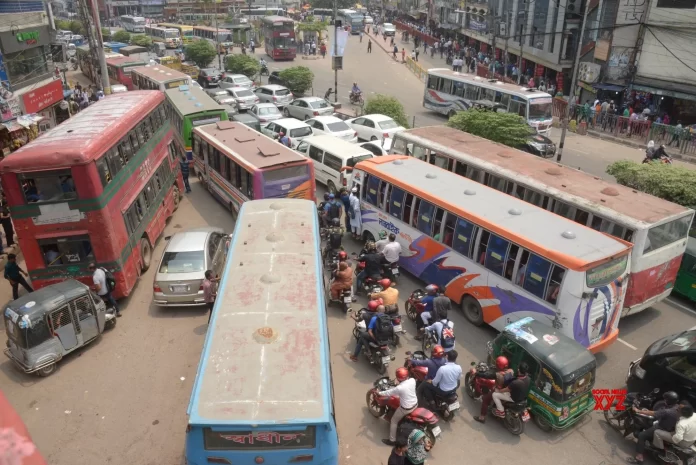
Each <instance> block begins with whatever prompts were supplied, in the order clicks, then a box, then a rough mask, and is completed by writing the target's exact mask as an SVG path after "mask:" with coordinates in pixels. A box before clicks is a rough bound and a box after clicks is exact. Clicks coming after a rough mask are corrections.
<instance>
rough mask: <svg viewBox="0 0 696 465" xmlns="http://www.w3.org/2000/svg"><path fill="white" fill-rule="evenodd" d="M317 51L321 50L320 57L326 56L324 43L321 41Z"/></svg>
mask: <svg viewBox="0 0 696 465" xmlns="http://www.w3.org/2000/svg"><path fill="white" fill-rule="evenodd" d="M319 51H320V52H321V57H322V58H326V44H325V43H323V42H322V44H321V47H319Z"/></svg>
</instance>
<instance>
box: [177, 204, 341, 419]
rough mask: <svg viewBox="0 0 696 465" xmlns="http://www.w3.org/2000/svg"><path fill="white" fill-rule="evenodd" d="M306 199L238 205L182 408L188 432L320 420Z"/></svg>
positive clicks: (321, 387)
mask: <svg viewBox="0 0 696 465" xmlns="http://www.w3.org/2000/svg"><path fill="white" fill-rule="evenodd" d="M316 210H317V209H316V205H315V204H314V202H312V201H309V200H299V199H263V200H252V201H248V202H244V204H243V205H242V208H241V209H240V212H239V218H238V219H237V227H236V228H235V231H234V238H233V240H232V244H230V249H229V253H228V256H227V264H226V265H225V271H224V273H223V275H222V276H223V277H222V282H221V283H220V286H219V289H218V295H217V299H216V301H215V307H214V309H213V312H212V319H211V321H210V326H209V328H208V333H207V335H206V339H205V343H204V345H203V354H202V356H201V362H200V366H199V367H198V371H197V375H196V380H195V382H194V385H193V392H192V394H191V400H190V403H189V407H188V414H189V424H192V425H209V424H214V425H233V424H242V425H257V424H293V423H308V422H316V423H326V422H328V421H329V418H330V415H331V408H332V407H331V405H332V404H331V372H330V366H331V365H330V363H331V361H330V360H329V341H328V330H327V323H326V307H325V303H324V302H325V300H324V294H323V274H322V273H323V271H322V265H321V253H320V250H319V244H320V241H321V240H320V237H319V227H318V224H317V212H316Z"/></svg>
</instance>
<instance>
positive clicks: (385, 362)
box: [382, 357, 391, 365]
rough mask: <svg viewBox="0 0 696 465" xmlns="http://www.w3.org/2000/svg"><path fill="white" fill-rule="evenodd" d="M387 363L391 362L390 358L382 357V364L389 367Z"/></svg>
mask: <svg viewBox="0 0 696 465" xmlns="http://www.w3.org/2000/svg"><path fill="white" fill-rule="evenodd" d="M389 362H391V357H382V363H384V364H385V365H389Z"/></svg>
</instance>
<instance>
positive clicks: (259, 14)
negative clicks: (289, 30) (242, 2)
mask: <svg viewBox="0 0 696 465" xmlns="http://www.w3.org/2000/svg"><path fill="white" fill-rule="evenodd" d="M235 10H237V11H236V13H237V14H240V15H242V16H246V17H247V18H249V19H252V20H258V19H263V18H265V17H266V16H285V8H281V7H268V8H264V7H255V6H252V7H251V8H248V7H242V8H235Z"/></svg>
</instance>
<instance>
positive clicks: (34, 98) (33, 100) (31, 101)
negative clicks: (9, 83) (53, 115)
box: [22, 79, 63, 114]
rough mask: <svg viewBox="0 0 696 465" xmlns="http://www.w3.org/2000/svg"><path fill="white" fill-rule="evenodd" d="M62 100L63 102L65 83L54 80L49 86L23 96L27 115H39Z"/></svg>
mask: <svg viewBox="0 0 696 465" xmlns="http://www.w3.org/2000/svg"><path fill="white" fill-rule="evenodd" d="M61 100H63V82H62V81H61V80H60V79H54V80H53V81H52V82H50V83H49V84H46V85H45V86H43V87H39V88H38V89H36V90H33V91H31V92H27V93H26V94H24V95H22V101H23V102H24V112H25V113H26V114H31V113H38V112H40V111H41V110H43V109H44V108H48V107H50V106H51V105H54V104H56V103H58V102H60V101H61Z"/></svg>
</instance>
